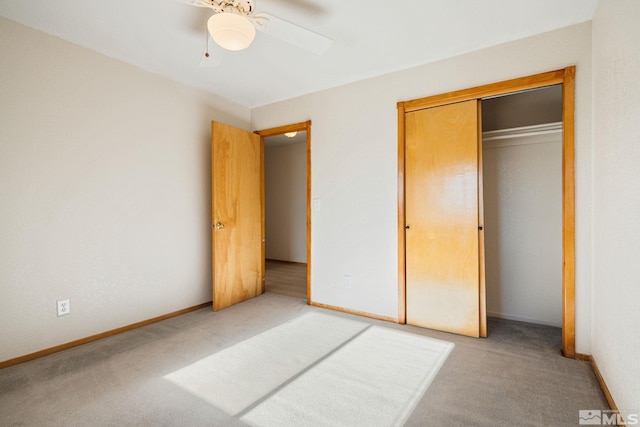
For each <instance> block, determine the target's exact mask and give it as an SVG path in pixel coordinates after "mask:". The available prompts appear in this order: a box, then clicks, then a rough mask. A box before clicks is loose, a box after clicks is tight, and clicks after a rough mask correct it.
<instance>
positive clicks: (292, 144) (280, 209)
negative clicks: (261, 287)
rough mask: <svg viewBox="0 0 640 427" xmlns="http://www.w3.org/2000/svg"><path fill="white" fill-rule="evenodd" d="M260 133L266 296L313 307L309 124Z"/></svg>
mask: <svg viewBox="0 0 640 427" xmlns="http://www.w3.org/2000/svg"><path fill="white" fill-rule="evenodd" d="M256 133H258V134H259V135H261V136H262V141H263V147H264V160H263V165H264V202H265V212H264V230H265V251H264V254H265V257H264V258H265V291H268V292H272V293H277V294H281V295H287V296H291V297H294V298H299V299H303V300H305V301H307V303H309V301H310V300H311V284H310V280H309V278H310V267H311V266H310V247H311V246H310V236H311V232H310V224H311V219H310V217H309V216H310V209H309V200H310V196H309V194H310V122H305V123H300V124H295V125H289V126H284V127H279V128H273V129H268V130H264V131H258V132H256Z"/></svg>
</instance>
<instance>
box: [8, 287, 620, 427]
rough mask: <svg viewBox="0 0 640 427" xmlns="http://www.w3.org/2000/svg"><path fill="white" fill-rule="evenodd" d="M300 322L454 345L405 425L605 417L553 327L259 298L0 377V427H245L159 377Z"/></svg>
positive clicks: (595, 389)
mask: <svg viewBox="0 0 640 427" xmlns="http://www.w3.org/2000/svg"><path fill="white" fill-rule="evenodd" d="M308 313H312V314H313V313H320V314H322V315H326V316H331V317H334V318H336V319H346V320H351V321H357V322H363V323H365V324H367V325H372V326H375V327H382V328H385V329H390V330H397V331H402V332H404V333H411V334H416V335H420V336H423V337H428V338H435V339H437V340H442V341H447V342H451V343H454V344H455V347H454V348H453V350H452V351H451V353H450V354H449V357H448V359H447V360H446V362H444V364H443V366H442V368H441V369H440V371H439V373H438V374H437V375H436V376H435V378H434V379H433V380H432V382H431V384H430V386H429V388H428V389H427V390H426V392H425V393H424V395H423V396H422V397H419V396H418V398H417V401H416V402H415V409H414V410H413V411H412V412H411V413H410V415H408V418H406V422H405V425H407V426H502V425H505V426H507V425H508V426H511V425H518V426H565V425H566V426H575V425H578V413H579V412H578V411H579V410H581V409H583V410H584V409H607V408H608V406H607V403H606V400H605V399H604V396H603V395H602V392H601V390H600V388H599V386H598V383H597V381H596V379H595V376H594V374H593V371H592V370H591V366H590V364H589V363H587V362H582V361H578V360H570V359H566V358H563V357H562V356H561V355H560V353H559V348H560V341H561V336H560V330H559V329H557V328H552V327H548V326H538V325H531V324H526V323H521V322H515V321H507V320H498V319H490V320H489V337H488V338H486V339H474V338H467V337H461V336H457V335H453V334H448V333H444V332H436V331H431V330H427V329H422V328H417V327H412V326H406V325H397V324H393V323H388V322H382V321H376V320H372V319H366V318H362V317H357V316H352V315H348V314H344V313H338V312H333V311H327V310H323V309H320V308H316V307H310V306H308V305H306V303H305V302H304V301H302V300H300V299H298V298H293V297H288V296H283V295H277V294H274V293H271V292H267V293H265V294H264V295H262V296H260V297H258V298H254V299H252V300H250V301H246V302H244V303H242V304H238V305H236V306H233V307H230V308H228V309H226V310H223V311H220V312H217V313H213V312H212V311H211V310H210V309H206V308H205V309H202V310H198V311H194V312H192V313H188V314H185V315H183V316H179V317H176V318H172V319H167V320H165V321H162V322H159V323H156V324H152V325H148V326H145V327H143V328H139V329H136V330H133V331H129V332H126V333H123V334H120V335H116V336H112V337H109V338H106V339H103V340H100V341H96V342H93V343H90V344H86V345H83V346H80V347H76V348H73V349H69V350H67V351H64V352H60V353H56V354H53V355H50V356H47V357H44V358H41V359H37V360H34V361H30V362H27V363H23V364H20V365H16V366H12V367H9V368H5V369H3V370H0V425H2V426H116V425H117V426H242V425H246V423H245V422H244V421H243V420H242V419H241V416H242V414H244V413H243V412H240V415H238V414H236V415H233V414H230V413H229V412H227V411H225V410H223V409H221V408H219V407H217V406H216V405H214V404H212V403H211V402H210V401H207V399H203V398H201V397H198V396H197V395H195V394H194V393H192V392H190V391H189V390H186V389H185V388H184V387H181V386H178V385H176V384H175V382H174V381H172V380H170V379H169V378H168V377H170V376H171V374H172V373H175V372H179V371H180V370H182V369H184V368H185V367H188V366H192V365H193V364H196V363H198V362H199V361H202V360H204V359H206V358H208V357H211V356H213V355H216V354H219V353H220V352H222V351H223V350H225V349H229V348H232V347H233V346H237V345H240V346H242V343H243V342H245V341H247V340H249V339H252V338H253V337H257V336H259V335H260V334H262V333H265V332H267V331H270V330H272V329H274V328H277V327H279V326H281V325H283V324H287V323H288V322H291V321H295V320H296V319H299V318H301V317H303V316H305V315H306V314H308ZM292 351H295V350H292ZM260 369H263V370H269V369H270V367H269V366H267V365H266V364H265V365H264V366H259V367H258V370H260ZM381 369H384V367H381ZM209 392H210V393H211V391H209ZM227 392H228V390H227V389H218V390H213V394H224V393H227ZM301 398H302V399H304V397H301ZM345 404H346V403H345ZM245 412H246V411H245ZM305 424H306V425H317V423H315V422H314V420H313V419H311V420H307V422H306V423H305ZM284 425H286V423H285V424H284ZM291 425H294V424H291ZM298 425H299V424H298ZM353 425H363V424H358V423H357V422H356V423H353ZM368 425H372V424H370V423H369V424H368ZM373 425H385V423H383V422H382V421H381V422H380V423H379V424H375V423H374V424H373Z"/></svg>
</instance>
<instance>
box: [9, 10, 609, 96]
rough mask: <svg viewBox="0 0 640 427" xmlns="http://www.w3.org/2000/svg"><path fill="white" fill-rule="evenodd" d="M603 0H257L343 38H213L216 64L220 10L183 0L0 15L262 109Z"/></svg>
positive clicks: (522, 33)
mask: <svg viewBox="0 0 640 427" xmlns="http://www.w3.org/2000/svg"><path fill="white" fill-rule="evenodd" d="M597 2H598V0H406V1H382V0H369V1H344V0H256V2H255V10H256V12H266V13H269V14H271V15H275V16H277V17H280V18H282V19H285V20H288V21H290V22H293V23H296V24H298V25H300V26H302V27H305V28H308V29H311V30H313V31H315V32H318V33H320V34H323V35H325V36H328V37H330V38H331V39H333V44H332V45H331V47H330V48H329V50H328V51H327V52H326V53H324V54H323V55H321V56H317V55H314V54H312V53H309V52H307V51H305V50H302V49H300V48H298V47H295V46H292V45H289V44H286V43H284V42H282V41H280V40H279V39H276V38H274V37H271V36H268V35H266V34H264V33H261V32H258V34H257V35H256V39H255V41H254V42H253V44H252V45H251V46H250V47H249V48H248V49H246V50H244V51H240V52H228V51H224V50H222V49H220V48H217V47H215V45H214V44H213V43H212V42H210V51H211V53H212V54H213V57H214V61H213V62H214V63H215V64H217V65H215V66H214V67H200V66H199V64H200V59H201V56H202V54H203V52H204V49H205V39H206V36H205V34H206V33H205V24H206V21H207V19H208V17H209V16H210V15H211V14H212V13H213V11H212V10H210V9H205V8H198V7H194V6H190V5H187V4H184V3H181V2H180V1H178V0H108V1H97V0H89V1H87V0H41V1H37V2H33V1H18V0H0V15H1V16H4V17H6V18H9V19H12V20H14V21H17V22H20V23H22V24H25V25H27V26H30V27H33V28H36V29H39V30H42V31H44V32H46V33H49V34H53V35H55V36H59V37H61V38H63V39H65V40H68V41H70V42H72V43H76V44H79V45H82V46H85V47H88V48H90V49H92V50H95V51H98V52H101V53H103V54H105V55H107V56H110V57H113V58H117V59H120V60H122V61H124V62H127V63H130V64H133V65H135V66H137V67H140V68H143V69H145V70H148V71H151V72H153V73H157V74H160V75H163V76H165V77H168V78H170V79H172V80H175V81H178V82H181V83H184V84H186V85H189V86H193V87H196V88H199V89H201V90H204V91H207V92H210V93H215V94H217V95H220V96H222V97H224V98H227V99H229V100H232V101H235V102H237V103H239V104H242V105H244V106H246V107H251V108H252V107H257V106H261V105H266V104H270V103H273V102H276V101H280V100H284V99H288V98H292V97H296V96H299V95H303V94H307V93H312V92H316V91H319V90H322V89H326V88H330V87H335V86H340V85H343V84H346V83H349V82H353V81H357V80H361V79H364V78H367V77H373V76H377V75H382V74H386V73H389V72H392V71H397V70H401V69H406V68H410V67H414V66H417V65H421V64H425V63H429V62H433V61H437V60H440V59H444V58H448V57H451V56H455V55H459V54H462V53H465V52H470V51H473V50H477V49H481V48H484V47H488V46H493V45H496V44H500V43H504V42H507V41H510V40H515V39H519V38H523V37H527V36H530V35H534V34H538V33H541V32H545V31H550V30H553V29H557V28H561V27H564V26H568V25H572V24H577V23H580V22H584V21H588V20H590V19H591V18H592V16H593V14H594V11H595V8H596V6H597ZM212 45H213V46H212Z"/></svg>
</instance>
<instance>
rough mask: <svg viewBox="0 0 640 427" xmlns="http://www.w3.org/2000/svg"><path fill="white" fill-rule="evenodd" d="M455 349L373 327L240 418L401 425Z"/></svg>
mask: <svg viewBox="0 0 640 427" xmlns="http://www.w3.org/2000/svg"><path fill="white" fill-rule="evenodd" d="M453 347H454V344H453V343H449V342H445V341H440V340H435V339H431V338H426V337H423V336H420V335H413V334H409V333H405V332H401V331H396V330H392V329H388V328H383V327H378V326H373V327H370V328H369V329H367V330H366V331H364V332H363V333H362V334H360V335H358V336H357V337H355V338H354V339H353V340H352V341H350V342H349V343H347V344H346V345H345V346H344V347H342V348H340V349H339V350H338V351H336V352H335V353H333V354H331V355H330V356H329V357H327V358H326V359H324V360H322V361H320V362H319V363H318V364H317V365H315V366H313V367H312V368H311V369H309V370H308V371H306V372H305V373H304V374H302V375H300V376H299V377H297V378H296V379H295V380H293V381H292V382H290V383H289V384H287V385H286V386H285V387H283V388H281V389H280V390H278V391H277V392H275V393H274V394H272V395H271V396H269V397H268V398H267V399H265V400H263V401H262V402H261V403H260V404H258V405H256V406H255V407H253V408H252V409H251V410H249V411H248V412H247V413H245V414H244V415H243V416H242V417H241V418H240V419H241V421H242V422H245V423H248V424H250V425H255V426H285V425H286V426H303V425H314V426H318V425H326V426H354V425H358V426H401V425H403V424H404V422H405V421H406V420H407V418H408V417H409V415H410V414H411V412H412V411H413V409H414V408H415V405H416V404H417V403H418V401H419V400H420V399H421V397H422V396H423V394H424V392H425V391H426V389H427V387H428V386H429V384H430V383H431V381H432V380H433V378H434V377H435V376H436V374H437V373H438V371H439V369H440V367H441V366H442V365H443V363H444V362H445V360H446V359H447V357H448V356H449V354H450V352H451V350H452V349H453Z"/></svg>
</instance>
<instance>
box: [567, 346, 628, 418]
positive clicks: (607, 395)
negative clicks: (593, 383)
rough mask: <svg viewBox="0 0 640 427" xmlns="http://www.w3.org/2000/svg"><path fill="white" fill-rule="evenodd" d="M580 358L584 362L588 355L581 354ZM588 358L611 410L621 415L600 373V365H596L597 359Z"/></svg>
mask: <svg viewBox="0 0 640 427" xmlns="http://www.w3.org/2000/svg"><path fill="white" fill-rule="evenodd" d="M580 356H581V357H578V358H579V359H581V360H582V356H586V355H584V354H581V355H580ZM576 357H577V355H576ZM586 357H587V360H588V361H589V362H591V367H592V368H593V373H594V374H595V375H596V379H597V380H598V384H600V388H601V389H602V393H603V394H604V397H605V399H607V403H609V408H610V409H613V410H614V411H616V412H618V413H619V412H620V411H619V410H618V406H617V405H616V402H615V401H614V400H613V396H611V392H610V391H609V387H607V384H606V383H605V382H604V378H603V377H602V374H601V373H600V369H598V364H597V363H596V359H594V358H593V356H586Z"/></svg>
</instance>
